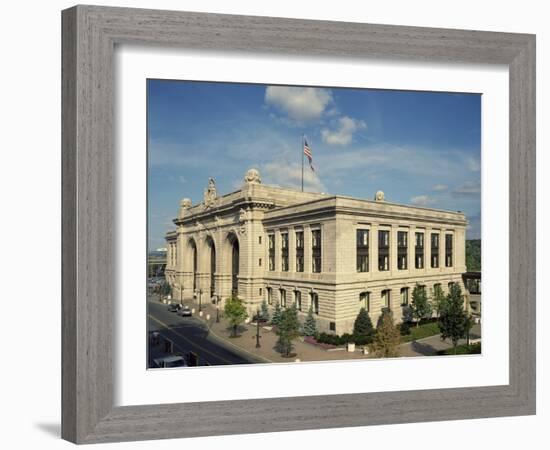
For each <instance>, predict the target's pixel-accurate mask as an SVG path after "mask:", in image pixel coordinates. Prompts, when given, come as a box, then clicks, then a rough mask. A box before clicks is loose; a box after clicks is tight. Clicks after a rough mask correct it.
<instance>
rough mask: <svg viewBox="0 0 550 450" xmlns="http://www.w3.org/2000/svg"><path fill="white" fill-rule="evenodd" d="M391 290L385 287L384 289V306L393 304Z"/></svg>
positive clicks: (388, 306)
mask: <svg viewBox="0 0 550 450" xmlns="http://www.w3.org/2000/svg"><path fill="white" fill-rule="evenodd" d="M390 292H391V291H390V290H389V289H384V290H383V291H382V308H388V309H389V308H390V307H391V304H390Z"/></svg>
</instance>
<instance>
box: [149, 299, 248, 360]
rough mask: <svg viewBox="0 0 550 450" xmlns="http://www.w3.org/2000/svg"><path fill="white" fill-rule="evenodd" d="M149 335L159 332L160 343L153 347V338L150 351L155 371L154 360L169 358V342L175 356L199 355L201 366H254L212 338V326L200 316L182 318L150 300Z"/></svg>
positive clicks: (243, 355)
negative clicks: (209, 328)
mask: <svg viewBox="0 0 550 450" xmlns="http://www.w3.org/2000/svg"><path fill="white" fill-rule="evenodd" d="M147 328H148V334H149V336H150V335H151V333H152V332H154V331H158V332H159V333H160V336H161V338H160V343H159V344H156V345H155V344H153V343H152V342H151V339H149V340H148V342H149V351H148V367H150V368H154V367H155V366H154V364H153V359H155V358H158V357H161V356H166V355H167V353H164V342H165V339H170V340H171V341H172V342H173V345H174V348H173V351H174V353H180V354H182V355H187V354H188V353H189V352H194V353H196V354H197V355H198V356H199V365H200V366H207V365H224V364H250V363H254V362H257V361H253V360H252V359H249V358H247V357H246V356H245V354H242V355H241V354H238V353H237V352H236V351H235V350H234V349H229V348H227V347H226V346H225V345H224V343H223V341H221V340H219V339H215V338H214V337H213V336H210V334H209V330H208V326H207V325H206V324H205V322H204V321H202V320H200V319H198V318H196V317H181V316H178V315H177V314H176V313H173V312H169V311H168V309H167V305H165V304H162V303H159V302H158V301H156V300H149V301H148V314H147Z"/></svg>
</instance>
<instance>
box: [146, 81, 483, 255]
mask: <svg viewBox="0 0 550 450" xmlns="http://www.w3.org/2000/svg"><path fill="white" fill-rule="evenodd" d="M147 88H148V106H147V108H148V111H147V112H148V119H147V120H148V152H149V153H148V169H149V173H148V202H149V204H148V220H149V248H150V249H155V248H158V247H164V239H163V236H164V233H165V232H166V231H167V230H170V229H173V228H174V226H173V224H172V219H173V218H174V217H175V216H176V214H177V210H178V205H179V201H180V200H181V199H182V198H183V197H189V198H191V200H192V201H193V204H195V203H198V202H200V201H202V196H203V190H204V188H205V187H206V185H207V181H208V177H213V178H214V179H215V180H216V186H217V190H218V193H219V194H225V193H228V192H231V191H234V190H236V189H238V188H239V187H240V186H241V184H242V179H243V176H244V174H245V172H246V171H247V169H249V168H251V167H255V168H257V169H258V170H259V171H260V174H261V177H262V181H263V182H264V183H266V184H273V185H279V186H285V187H296V188H299V186H300V182H301V181H300V176H301V155H302V153H301V135H302V133H305V135H306V136H307V139H308V143H309V145H310V147H311V149H312V151H313V164H314V166H315V172H312V171H311V170H309V169H307V164H306V170H305V190H309V191H318V192H326V193H331V194H341V195H349V196H353V197H359V198H367V199H372V198H373V196H374V194H375V192H376V191H378V190H382V191H384V192H385V195H386V200H388V201H392V202H397V203H404V204H413V205H418V206H427V207H430V208H441V209H447V210H460V211H463V212H464V213H465V214H466V216H467V217H468V219H469V220H470V226H469V228H468V230H467V237H468V238H479V237H480V227H481V196H480V187H481V186H480V181H481V174H480V165H481V164H480V158H481V153H480V150H481V96H480V95H477V94H460V93H436V92H413V91H388V90H370V89H341V88H311V87H289V86H266V85H253V84H234V83H208V82H188V81H170V80H148V83H147Z"/></svg>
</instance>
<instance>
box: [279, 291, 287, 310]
mask: <svg viewBox="0 0 550 450" xmlns="http://www.w3.org/2000/svg"><path fill="white" fill-rule="evenodd" d="M279 296H280V298H281V308H286V291H285V290H284V289H279Z"/></svg>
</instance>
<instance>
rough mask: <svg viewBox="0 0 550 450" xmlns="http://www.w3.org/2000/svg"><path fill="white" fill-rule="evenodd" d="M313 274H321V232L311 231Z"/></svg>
mask: <svg viewBox="0 0 550 450" xmlns="http://www.w3.org/2000/svg"><path fill="white" fill-rule="evenodd" d="M311 256H312V268H311V269H312V272H314V273H320V272H321V230H312V231H311Z"/></svg>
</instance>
